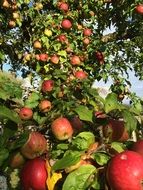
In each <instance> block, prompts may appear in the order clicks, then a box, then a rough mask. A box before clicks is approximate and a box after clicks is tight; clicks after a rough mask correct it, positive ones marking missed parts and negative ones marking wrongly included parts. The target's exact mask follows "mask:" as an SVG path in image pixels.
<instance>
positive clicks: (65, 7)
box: [59, 2, 69, 12]
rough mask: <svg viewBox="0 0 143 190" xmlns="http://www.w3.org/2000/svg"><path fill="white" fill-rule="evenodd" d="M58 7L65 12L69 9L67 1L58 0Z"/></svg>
mask: <svg viewBox="0 0 143 190" xmlns="http://www.w3.org/2000/svg"><path fill="white" fill-rule="evenodd" d="M59 9H60V10H62V11H64V12H67V11H68V10H69V5H68V4H67V3H64V2H60V3H59Z"/></svg>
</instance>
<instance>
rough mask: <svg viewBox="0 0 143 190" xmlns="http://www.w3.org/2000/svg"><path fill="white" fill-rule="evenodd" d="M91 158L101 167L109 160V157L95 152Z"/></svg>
mask: <svg viewBox="0 0 143 190" xmlns="http://www.w3.org/2000/svg"><path fill="white" fill-rule="evenodd" d="M92 157H93V159H95V160H96V162H97V164H99V165H101V166H103V165H105V164H107V162H108V161H109V159H110V156H109V155H107V154H106V153H104V152H96V153H95V154H93V155H92Z"/></svg>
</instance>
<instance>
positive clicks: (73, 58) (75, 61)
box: [70, 55, 81, 65]
mask: <svg viewBox="0 0 143 190" xmlns="http://www.w3.org/2000/svg"><path fill="white" fill-rule="evenodd" d="M70 63H71V64H72V65H80V64H81V60H80V57H79V56H77V55H73V56H71V58H70Z"/></svg>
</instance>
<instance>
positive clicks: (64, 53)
mask: <svg viewBox="0 0 143 190" xmlns="http://www.w3.org/2000/svg"><path fill="white" fill-rule="evenodd" d="M58 55H60V56H62V57H65V58H66V57H67V52H66V51H65V50H61V51H58Z"/></svg>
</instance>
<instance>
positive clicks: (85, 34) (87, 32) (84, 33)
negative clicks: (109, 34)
mask: <svg viewBox="0 0 143 190" xmlns="http://www.w3.org/2000/svg"><path fill="white" fill-rule="evenodd" d="M91 34H92V30H91V29H89V28H85V29H84V30H83V35H84V36H91Z"/></svg>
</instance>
